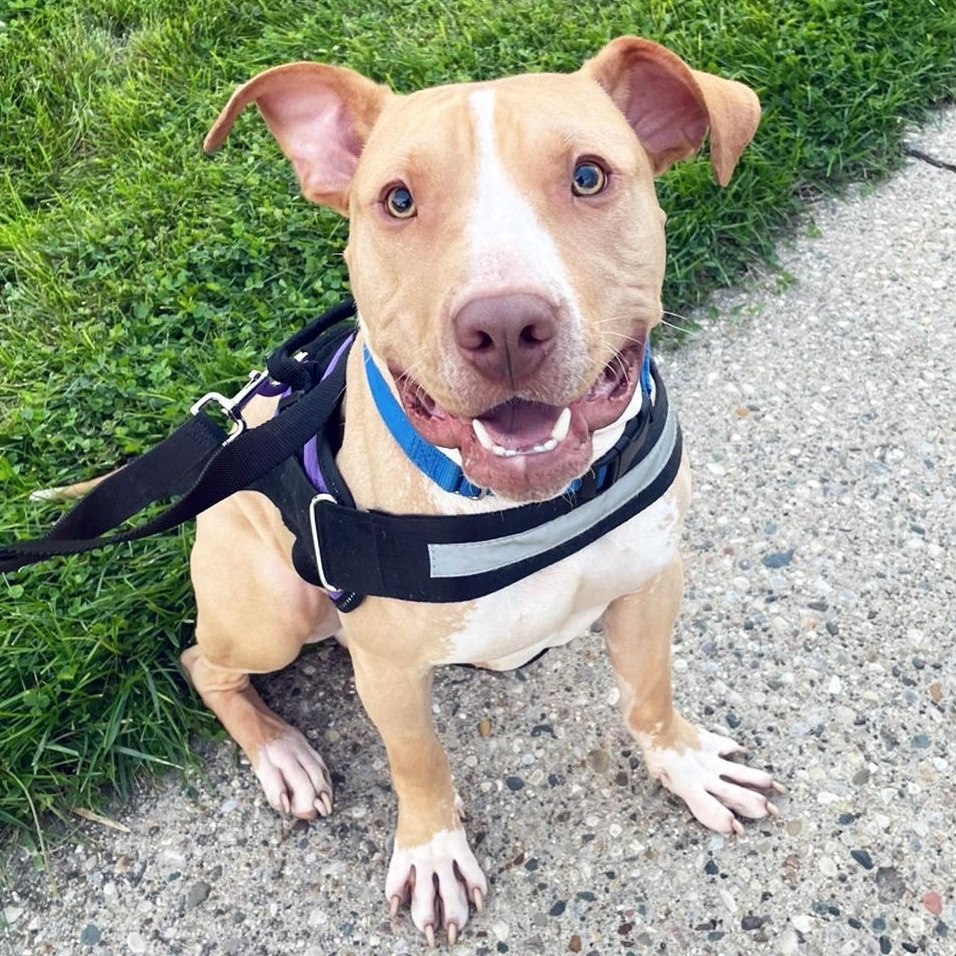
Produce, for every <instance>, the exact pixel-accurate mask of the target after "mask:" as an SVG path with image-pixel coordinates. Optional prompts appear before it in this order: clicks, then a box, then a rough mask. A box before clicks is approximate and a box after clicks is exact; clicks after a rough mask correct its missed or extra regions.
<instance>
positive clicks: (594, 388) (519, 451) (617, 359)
mask: <svg viewBox="0 0 956 956" xmlns="http://www.w3.org/2000/svg"><path fill="white" fill-rule="evenodd" d="M643 357H644V343H643V342H640V343H638V344H636V345H631V346H629V347H628V348H626V349H623V350H622V351H620V352H618V353H617V354H616V355H615V356H614V357H613V358H612V359H611V361H610V362H608V364H607V365H605V367H604V368H603V370H602V371H601V374H600V375H599V376H598V378H597V380H596V381H595V382H594V383H593V384H592V385H591V387H590V388H589V389H588V390H587V391H586V392H585V393H584V394H583V395H582V396H581V397H579V398H577V399H574V400H573V401H571V402H570V403H569V404H567V405H549V404H547V403H545V402H537V401H531V400H529V399H522V398H518V397H514V398H511V399H508V400H507V401H504V402H501V403H500V404H498V405H495V406H493V407H492V408H488V409H486V410H485V411H483V412H481V413H480V414H479V415H477V416H475V417H473V418H465V417H460V416H456V415H452V414H451V413H450V412H448V411H446V410H445V409H443V408H441V407H440V406H439V405H438V404H437V402H436V401H435V400H434V399H433V398H432V397H431V396H430V395H429V394H428V392H427V391H425V389H424V388H422V386H420V385H419V384H418V383H417V382H415V381H414V380H413V379H411V378H409V377H408V376H407V375H405V374H403V373H402V372H400V371H396V370H392V374H393V377H394V379H395V382H396V385H397V387H398V394H399V398H400V400H401V403H402V407H403V408H404V410H405V414H406V415H407V416H408V418H409V420H410V421H411V423H412V424H413V425H414V427H415V430H416V431H417V432H418V433H419V434H420V435H421V436H422V438H424V439H425V440H426V441H428V442H429V443H430V444H432V445H437V446H439V447H441V448H446V449H458V450H459V452H460V453H461V465H462V470H463V472H464V474H465V477H467V478H468V480H469V481H471V482H472V483H473V484H475V485H477V486H478V487H481V488H487V489H490V490H491V491H493V492H495V493H496V494H498V495H502V496H504V497H506V498H511V499H514V500H521V501H523V500H529V501H530V500H544V499H547V498H552V497H554V496H555V495H558V494H561V492H563V491H564V490H565V489H566V488H567V486H568V485H569V484H570V483H571V482H572V481H573V480H574V479H575V478H578V477H580V476H581V475H582V474H584V472H585V471H587V468H588V465H589V464H590V461H591V450H592V446H591V436H592V435H593V433H594V432H595V431H596V430H597V429H599V428H604V427H605V426H607V425H610V424H612V423H613V422H615V421H617V420H618V419H619V418H620V417H621V415H622V414H623V413H624V411H625V409H626V408H627V406H628V405H629V403H630V401H631V398H632V397H633V395H634V392H635V390H636V389H637V385H638V381H639V379H640V370H641V363H642V361H643Z"/></svg>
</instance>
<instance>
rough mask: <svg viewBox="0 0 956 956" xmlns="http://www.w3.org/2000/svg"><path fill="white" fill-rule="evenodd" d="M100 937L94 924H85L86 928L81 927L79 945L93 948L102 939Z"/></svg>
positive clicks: (97, 927) (98, 929)
mask: <svg viewBox="0 0 956 956" xmlns="http://www.w3.org/2000/svg"><path fill="white" fill-rule="evenodd" d="M102 935H103V934H102V933H101V932H100V928H99V926H97V925H96V923H87V924H86V926H84V927H83V932H82V933H80V945H81V946H95V945H96V944H97V943H98V942H99V941H100V939H101V938H102Z"/></svg>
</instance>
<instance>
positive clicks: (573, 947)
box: [568, 933, 581, 953]
mask: <svg viewBox="0 0 956 956" xmlns="http://www.w3.org/2000/svg"><path fill="white" fill-rule="evenodd" d="M568 949H569V950H570V951H571V952H572V953H580V952H581V937H580V936H578V934H577V933H575V934H574V935H573V936H572V937H571V939H570V940H568Z"/></svg>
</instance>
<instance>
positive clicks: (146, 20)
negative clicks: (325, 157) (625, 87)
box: [0, 0, 956, 828]
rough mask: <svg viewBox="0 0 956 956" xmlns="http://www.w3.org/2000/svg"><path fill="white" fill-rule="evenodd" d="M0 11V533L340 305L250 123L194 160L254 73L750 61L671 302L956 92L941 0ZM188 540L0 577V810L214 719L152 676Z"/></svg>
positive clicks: (93, 787) (39, 800) (273, 156)
mask: <svg viewBox="0 0 956 956" xmlns="http://www.w3.org/2000/svg"><path fill="white" fill-rule="evenodd" d="M356 11H359V12H356ZM0 21H3V24H4V25H3V26H2V27H0V486H2V489H3V495H2V505H0V538H3V539H6V538H10V537H15V536H25V535H28V534H35V533H39V532H40V531H41V530H42V529H43V528H44V527H46V526H47V525H48V524H49V523H50V521H51V520H52V519H53V518H54V517H55V515H56V509H55V508H52V507H50V506H38V505H33V504H30V503H28V502H27V501H26V496H27V494H28V493H29V491H30V490H32V489H33V488H35V487H37V486H43V485H47V484H51V483H55V482H60V481H62V480H64V479H66V478H80V477H87V476H89V475H92V474H95V473H97V472H99V471H101V470H105V469H106V468H107V467H109V466H111V465H112V464H113V463H115V462H116V461H117V460H119V459H122V458H124V457H127V456H130V455H134V454H136V453H138V452H140V451H142V450H143V449H144V448H146V447H148V446H150V445H151V444H153V443H155V442H156V441H157V440H158V439H160V438H161V437H163V436H164V435H165V434H167V433H168V432H169V430H171V429H172V428H173V427H174V426H175V425H176V424H177V423H178V422H179V421H180V420H181V418H182V416H183V414H184V410H185V409H186V408H187V407H188V406H189V404H190V403H191V401H192V400H193V399H194V398H195V397H197V396H198V395H199V394H201V393H202V392H204V391H206V390H207V389H208V388H210V387H222V388H227V387H229V385H230V383H238V382H239V380H240V378H241V377H242V376H243V374H244V372H245V371H246V370H248V368H250V367H252V366H254V365H256V364H257V363H258V362H259V360H260V356H261V355H263V354H264V353H265V352H266V351H268V349H269V347H270V346H271V345H274V344H276V343H278V342H279V341H280V340H282V339H283V338H284V337H285V336H286V335H287V333H288V332H289V331H290V330H291V329H293V328H295V327H297V326H298V325H299V324H300V323H302V322H303V321H305V320H306V319H308V318H309V317H310V316H313V315H314V314H315V313H316V312H317V311H318V310H320V309H322V308H323V307H325V306H328V305H330V304H332V303H333V302H335V301H337V300H338V299H339V298H340V297H341V295H342V293H343V290H344V288H345V286H346V278H345V275H344V270H343V267H342V262H341V256H340V252H341V249H342V247H343V245H344V237H345V229H344V226H343V224H342V222H341V221H339V220H338V219H337V218H336V217H335V216H334V215H333V214H331V213H328V212H324V211H322V210H318V209H315V208H313V207H310V206H308V205H307V204H306V203H305V202H304V201H303V200H302V199H300V198H299V197H298V196H297V195H296V190H295V187H294V182H293V178H292V175H291V172H290V170H289V169H288V168H287V166H286V164H285V161H284V160H283V159H282V158H281V156H280V155H279V153H278V150H277V149H276V148H275V146H274V144H273V143H272V141H271V140H270V139H269V137H268V134H267V133H266V132H265V130H264V129H263V127H262V125H261V124H260V123H258V122H256V121H254V120H253V118H252V117H251V116H250V117H247V118H244V119H243V121H242V122H241V124H240V126H239V130H238V137H237V138H236V139H235V140H234V141H233V142H232V145H231V146H230V148H228V149H227V150H226V151H224V152H223V153H222V154H221V155H220V157H219V158H217V159H216V161H214V162H208V161H205V160H204V159H203V158H202V156H201V154H200V150H199V144H200V142H201V140H202V137H203V134H204V133H205V131H206V129H207V127H208V125H209V124H210V122H211V120H212V119H213V117H214V116H215V115H216V113H217V111H218V109H219V108H220V106H221V105H222V103H223V102H224V100H225V98H226V96H227V95H228V93H229V92H230V91H231V89H232V87H233V85H234V84H236V83H237V82H239V81H241V80H244V79H246V78H248V77H249V76H250V75H251V74H253V73H254V72H256V71H257V70H259V69H262V68H264V67H266V66H270V65H274V64H276V63H280V62H285V61H288V60H293V59H299V58H311V59H318V60H328V61H332V62H337V63H343V64H347V65H350V66H352V67H354V68H356V69H358V70H360V71H363V72H365V73H367V74H368V75H370V76H372V77H374V78H375V79H378V80H382V81H386V82H389V83H391V84H392V85H393V86H395V87H396V88H398V89H400V90H411V89H415V88H418V87H421V86H423V85H430V84H434V83H439V82H443V81H453V80H462V79H482V78H489V77H494V76H498V75H502V74H507V73H511V72H516V71H525V70H569V69H573V68H576V67H577V66H578V65H579V64H580V62H581V61H582V60H583V59H585V58H586V57H587V56H589V55H591V54H593V53H594V52H595V51H596V50H597V49H598V48H599V47H600V46H601V45H602V44H603V43H604V42H605V41H606V40H608V39H609V38H611V37H613V36H615V35H618V34H621V33H639V34H643V35H645V36H648V37H651V38H653V39H656V40H659V41H661V42H664V43H666V44H667V45H668V46H670V47H671V48H673V49H674V50H676V51H677V52H678V53H679V54H681V55H682V56H684V57H685V58H686V59H687V60H688V61H690V62H691V63H692V64H693V65H694V66H696V67H698V68H701V69H707V70H712V71H714V72H720V73H723V74H725V75H731V76H737V77H739V78H741V79H743V80H745V81H746V82H748V83H749V84H751V85H752V86H754V87H755V88H756V89H757V90H758V92H759V93H760V96H761V99H762V101H763V105H764V119H763V124H762V126H761V129H760V131H759V133H758V137H757V140H756V143H755V144H754V146H753V147H752V148H751V149H750V150H749V151H748V152H747V154H746V156H745V158H744V161H743V163H742V164H741V167H740V169H739V172H738V174H737V176H736V177H735V180H734V182H733V184H732V186H731V188H729V189H727V190H724V191H720V190H718V189H717V188H716V187H715V186H713V185H712V183H711V181H710V175H709V171H708V168H707V165H706V159H703V158H702V159H700V160H695V161H692V162H688V163H686V164H683V165H681V166H679V167H676V168H675V169H673V170H672V171H671V172H670V173H669V174H668V175H667V176H666V177H665V178H664V180H663V181H662V183H661V185H660V192H661V199H662V204H663V205H664V207H665V208H666V209H667V210H668V212H669V215H670V220H669V236H670V263H669V280H668V285H667V289H666V297H665V302H666V304H667V306H668V308H670V309H673V310H677V311H679V310H681V309H684V308H686V307H688V306H691V305H693V304H695V303H698V302H700V301H701V300H702V297H704V296H705V295H706V294H707V293H708V292H709V291H710V290H711V289H712V288H714V287H715V285H719V284H725V283H728V282H730V281H732V280H733V279H734V278H735V277H737V276H739V275H740V274H741V272H742V270H745V269H746V268H747V267H748V265H750V264H752V263H753V261H754V260H755V259H760V258H766V257H768V256H771V255H772V248H773V242H774V240H775V239H776V238H777V237H778V236H779V235H780V234H781V232H782V230H784V229H785V228H786V227H787V226H788V224H790V223H792V221H793V218H794V216H795V214H796V213H797V212H798V210H799V209H800V202H801V201H800V197H801V195H805V194H806V192H807V191H808V190H819V189H824V190H832V189H838V188H839V187H840V186H841V185H843V184H845V183H846V182H848V181H851V180H857V179H861V178H867V177H874V176H880V175H882V174H884V173H885V172H886V171H887V170H889V169H891V168H892V167H893V166H894V165H895V164H896V163H897V162H898V161H899V158H900V135H901V132H902V130H903V129H904V125H905V123H906V122H907V121H917V120H919V119H921V118H923V117H924V116H925V115H926V112H927V110H928V109H929V108H930V106H931V105H932V104H933V103H934V102H939V101H941V100H943V99H945V98H951V97H952V96H953V92H954V87H956V58H954V57H953V50H954V49H956V7H954V5H953V4H952V3H951V2H949V0H935V2H934V0H907V2H902V0H896V2H890V0H885V2H865V0H784V2H780V3H773V4H771V3H762V2H756V0H737V2H729V0H726V2H721V0H706V2H705V0H686V2H664V0H639V2H619V3H614V4H604V3H602V4H581V3H578V4H560V3H556V2H551V3H547V2H536V0H525V2H518V3H511V4H503V3H501V2H497V0H495V2H492V0H463V2H459V3H454V4H452V3H447V2H438V0H401V2H398V0H392V2H375V0H370V2H368V3H364V4H353V3H346V2H341V0H332V2H330V3H327V4H309V3H302V2H299V0H296V2H290V0H272V2H269V3H256V2H251V0H228V2H223V0H176V2H175V3H174V2H170V0H85V2H80V0H62V2H56V3H54V2H49V3H43V2H40V0H0ZM861 241H862V240H861ZM188 537H189V533H188V532H183V533H182V534H179V535H173V536H170V537H168V538H165V539H162V540H156V541H151V542H149V543H146V544H142V545H138V546H125V547H122V548H117V549H114V550H113V551H111V552H109V553H102V554H99V555H93V556H87V557H83V558H78V559H71V560H67V561H62V562H59V563H56V564H51V565H48V566H45V567H40V568H35V569H31V570H29V571H25V572H22V573H19V574H17V575H10V576H8V578H7V579H6V580H5V581H4V580H3V579H0V823H5V824H8V825H10V826H12V827H17V826H26V827H28V828H29V827H32V826H35V825H36V821H37V820H38V819H42V817H43V814H45V813H47V812H49V811H54V812H59V813H66V812H67V811H68V810H69V809H70V808H71V807H75V806H89V805H91V804H94V803H95V802H96V800H97V799H98V797H99V796H100V795H101V794H102V793H104V792H110V788H115V789H117V790H119V791H120V792H122V791H124V789H125V788H126V787H127V786H128V784H129V782H130V780H131V778H132V777H133V776H134V774H136V773H137V772H138V771H139V770H140V769H141V768H143V767H147V768H148V767H151V766H164V765H166V764H167V763H172V764H181V763H182V762H183V761H184V759H186V756H187V753H188V743H187V740H188V735H189V734H190V733H191V732H194V731H197V730H199V731H209V730H210V729H211V726H212V725H211V721H210V720H209V719H208V718H207V717H205V716H204V715H203V712H202V709H201V707H200V706H198V705H196V704H195V703H194V702H193V700H192V698H191V697H190V695H189V693H188V692H187V691H186V690H185V688H184V686H183V684H182V681H181V679H180V678H179V676H178V673H177V670H176V667H175V657H176V653H177V651H178V649H179V648H180V647H181V646H183V645H184V644H185V643H186V642H188V641H189V639H190V638H189V634H190V628H191V623H190V621H191V615H192V613H193V611H192V606H191V602H190V597H189V592H188V586H187V583H186V574H185V566H186V555H187V550H188ZM104 784H105V785H108V786H107V787H105V788H104Z"/></svg>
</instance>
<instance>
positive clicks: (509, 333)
mask: <svg viewBox="0 0 956 956" xmlns="http://www.w3.org/2000/svg"><path fill="white" fill-rule="evenodd" d="M453 324H454V328H455V342H456V343H457V345H458V350H459V351H460V352H461V354H462V355H463V356H464V357H465V359H467V360H468V362H470V363H471V364H472V365H473V366H474V367H475V368H476V369H477V370H478V371H479V372H480V373H481V374H482V375H483V376H484V377H485V378H489V379H492V380H493V381H496V382H501V381H507V382H509V383H511V384H512V385H515V384H517V383H518V382H520V381H522V380H525V379H527V378H528V377H529V376H530V375H531V374H532V373H533V372H534V371H535V370H536V369H537V368H538V366H540V365H541V363H542V362H543V361H544V359H545V358H546V356H547V355H548V353H549V352H550V351H551V349H552V348H553V346H554V343H555V337H556V335H557V330H558V324H557V321H556V319H555V315H554V309H553V308H552V306H550V305H549V304H548V303H547V302H545V301H544V299H541V298H539V297H538V296H536V295H529V294H527V293H514V294H508V295H488V296H481V297H479V298H476V299H472V300H471V301H470V302H466V303H465V304H464V305H463V306H462V307H461V308H460V309H459V310H458V312H457V314H456V315H455V317H454V319H453Z"/></svg>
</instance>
